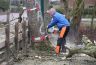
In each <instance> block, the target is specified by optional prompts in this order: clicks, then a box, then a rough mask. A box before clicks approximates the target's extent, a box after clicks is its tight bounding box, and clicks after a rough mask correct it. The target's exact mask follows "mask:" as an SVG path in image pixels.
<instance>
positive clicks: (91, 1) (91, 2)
mask: <svg viewBox="0 0 96 65" xmlns="http://www.w3.org/2000/svg"><path fill="white" fill-rule="evenodd" d="M84 3H85V8H89V7H90V6H94V5H95V4H96V0H84ZM68 4H69V8H73V6H74V5H75V0H69V2H68Z"/></svg>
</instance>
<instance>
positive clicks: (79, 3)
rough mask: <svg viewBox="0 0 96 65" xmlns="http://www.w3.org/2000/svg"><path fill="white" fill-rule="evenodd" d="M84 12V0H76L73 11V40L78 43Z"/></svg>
mask: <svg viewBox="0 0 96 65" xmlns="http://www.w3.org/2000/svg"><path fill="white" fill-rule="evenodd" d="M83 11H84V0H75V6H74V7H73V10H72V11H71V13H70V15H71V17H72V21H71V34H72V36H71V37H72V38H71V40H72V41H73V42H74V41H75V42H77V41H78V40H79V26H80V22H81V16H82V13H83Z"/></svg>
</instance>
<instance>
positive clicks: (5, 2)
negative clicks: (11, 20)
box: [0, 0, 9, 11]
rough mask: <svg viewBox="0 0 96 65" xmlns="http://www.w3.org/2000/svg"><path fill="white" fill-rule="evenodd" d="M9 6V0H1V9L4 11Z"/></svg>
mask: <svg viewBox="0 0 96 65" xmlns="http://www.w3.org/2000/svg"><path fill="white" fill-rule="evenodd" d="M8 8H9V2H8V0H0V9H2V10H3V11H5V10H7V9H8Z"/></svg>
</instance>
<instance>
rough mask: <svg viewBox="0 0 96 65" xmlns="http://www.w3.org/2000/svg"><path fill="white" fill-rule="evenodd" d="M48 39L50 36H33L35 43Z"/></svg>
mask: <svg viewBox="0 0 96 65" xmlns="http://www.w3.org/2000/svg"><path fill="white" fill-rule="evenodd" d="M47 37H49V36H48V35H45V36H44V35H43V36H40V37H34V36H32V41H34V42H39V41H44V40H45V39H46V38H47Z"/></svg>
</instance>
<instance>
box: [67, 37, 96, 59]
mask: <svg viewBox="0 0 96 65" xmlns="http://www.w3.org/2000/svg"><path fill="white" fill-rule="evenodd" d="M82 42H83V43H84V45H85V46H84V47H83V48H77V49H76V48H75V49H70V48H69V49H70V50H69V54H68V55H67V56H66V58H69V57H72V56H73V55H74V54H78V53H84V54H86V55H89V56H91V57H93V58H96V46H95V45H94V44H93V43H92V42H91V41H89V39H88V38H87V37H86V36H83V37H82Z"/></svg>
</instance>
